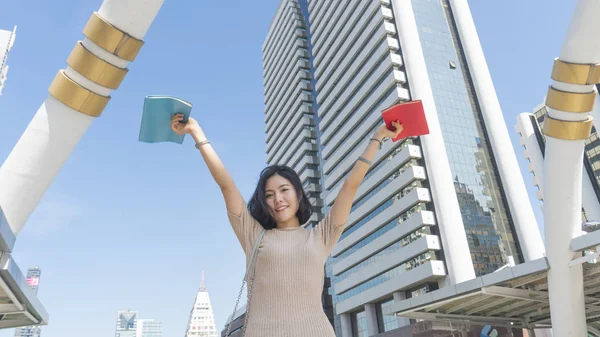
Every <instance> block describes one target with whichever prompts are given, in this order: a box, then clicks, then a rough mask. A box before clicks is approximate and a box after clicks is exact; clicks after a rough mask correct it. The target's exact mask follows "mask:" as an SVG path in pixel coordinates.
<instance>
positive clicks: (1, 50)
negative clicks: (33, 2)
mask: <svg viewBox="0 0 600 337" xmlns="http://www.w3.org/2000/svg"><path fill="white" fill-rule="evenodd" d="M16 32H17V26H15V28H14V29H13V30H12V31H10V30H1V29H0V96H2V88H3V87H4V83H5V82H6V77H7V74H8V64H7V60H8V52H9V51H10V49H11V48H12V46H13V44H14V43H15V39H16V37H17V34H16Z"/></svg>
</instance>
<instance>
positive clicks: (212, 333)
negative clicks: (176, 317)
mask: <svg viewBox="0 0 600 337" xmlns="http://www.w3.org/2000/svg"><path fill="white" fill-rule="evenodd" d="M185 335H186V337H198V336H199V337H217V336H218V332H217V327H216V325H215V317H214V314H213V309H212V304H211V303H210V296H209V295H208V291H207V290H206V283H205V282H204V271H202V281H201V283H200V289H199V290H198V294H197V295H196V300H195V301H194V306H193V307H192V310H191V311H190V318H189V320H188V326H187V330H186V332H185Z"/></svg>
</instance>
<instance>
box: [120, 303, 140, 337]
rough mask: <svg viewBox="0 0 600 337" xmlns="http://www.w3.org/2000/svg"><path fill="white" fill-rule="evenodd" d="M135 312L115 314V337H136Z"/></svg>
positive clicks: (136, 315) (136, 317)
mask: <svg viewBox="0 0 600 337" xmlns="http://www.w3.org/2000/svg"><path fill="white" fill-rule="evenodd" d="M137 320H138V312H137V311H131V310H127V311H119V312H117V329H116V332H115V337H136V335H137Z"/></svg>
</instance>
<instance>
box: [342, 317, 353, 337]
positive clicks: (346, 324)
mask: <svg viewBox="0 0 600 337" xmlns="http://www.w3.org/2000/svg"><path fill="white" fill-rule="evenodd" d="M340 321H341V323H342V337H352V317H351V316H350V314H341V315H340Z"/></svg>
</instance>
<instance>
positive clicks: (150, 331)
mask: <svg viewBox="0 0 600 337" xmlns="http://www.w3.org/2000/svg"><path fill="white" fill-rule="evenodd" d="M136 330H137V331H136V337H163V323H162V322H161V321H157V320H155V319H138V321H137V329H136Z"/></svg>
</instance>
